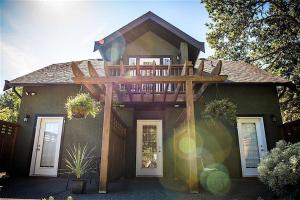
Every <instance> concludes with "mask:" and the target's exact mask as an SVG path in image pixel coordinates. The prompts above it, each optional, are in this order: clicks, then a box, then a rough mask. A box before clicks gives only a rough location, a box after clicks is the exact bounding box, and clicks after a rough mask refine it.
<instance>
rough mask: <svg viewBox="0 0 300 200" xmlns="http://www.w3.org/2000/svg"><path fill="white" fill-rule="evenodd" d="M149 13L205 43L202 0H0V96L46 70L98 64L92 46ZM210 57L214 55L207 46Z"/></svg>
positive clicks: (204, 55)
mask: <svg viewBox="0 0 300 200" xmlns="http://www.w3.org/2000/svg"><path fill="white" fill-rule="evenodd" d="M148 11H152V12H154V13H155V14H157V15H158V16H160V17H161V18H163V19H165V20H166V21H168V22H169V23H171V24H173V25H174V26H176V27H178V28H179V29H181V30H182V31H184V32H186V33H187V34H189V35H191V36H192V37H194V38H195V39H197V40H199V41H201V42H206V39H205V37H206V32H207V27H206V26H205V23H207V22H209V17H208V14H207V12H206V10H205V7H204V5H202V4H201V3H200V0H177V1H176V0H175V1H174V0H152V1H146V0H136V1H128V0H118V1H117V0H110V1H108V0H106V1H104V0H94V1H75V0H73V1H71V0H69V1H58V0H40V1H38V0H35V1H33V0H32V1H21V0H18V1H13V0H10V1H3V0H0V18H1V22H0V23H1V24H0V61H1V62H0V93H1V92H2V90H3V86H4V80H12V79H14V78H17V77H19V76H22V75H25V74H27V73H30V72H32V71H34V70H37V69H40V68H42V67H45V66H47V65H50V64H54V63H62V62H68V61H76V60H83V59H90V58H100V54H99V52H93V47H94V41H97V40H100V39H102V38H104V37H106V36H107V35H109V34H110V33H112V32H114V31H116V30H118V29H119V28H121V27H122V26H124V25H126V24H127V23H129V22H131V21H132V20H134V19H136V18H138V17H139V16H141V15H143V14H145V13H146V12H148ZM205 48H206V53H205V54H202V55H201V57H208V56H210V55H212V54H213V51H212V50H211V49H210V48H209V46H208V44H207V43H205Z"/></svg>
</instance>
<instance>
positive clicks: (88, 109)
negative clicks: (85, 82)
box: [65, 93, 102, 119]
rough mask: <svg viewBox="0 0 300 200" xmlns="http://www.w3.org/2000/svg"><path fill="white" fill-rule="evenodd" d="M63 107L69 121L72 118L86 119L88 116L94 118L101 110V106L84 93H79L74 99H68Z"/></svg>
mask: <svg viewBox="0 0 300 200" xmlns="http://www.w3.org/2000/svg"><path fill="white" fill-rule="evenodd" d="M65 106H66V109H67V114H68V118H69V119H72V118H73V117H75V118H83V117H85V118H86V117H87V116H88V115H91V116H92V117H95V116H96V114H97V113H98V112H99V111H101V110H102V106H101V104H99V103H98V102H96V101H95V100H94V99H93V98H92V97H91V96H90V95H89V94H86V93H79V94H77V95H76V96H75V97H69V98H68V100H67V102H66V105H65Z"/></svg>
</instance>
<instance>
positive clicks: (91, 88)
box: [71, 62, 99, 100]
mask: <svg viewBox="0 0 300 200" xmlns="http://www.w3.org/2000/svg"><path fill="white" fill-rule="evenodd" d="M71 69H72V72H73V74H74V76H75V78H79V79H84V73H83V72H82V71H81V70H80V68H79V66H78V64H77V63H75V62H72V64H71ZM83 86H84V87H85V88H86V89H87V90H88V91H89V92H90V93H91V94H92V96H93V97H95V98H96V99H97V100H99V95H98V91H97V88H96V87H95V85H93V84H88V83H83Z"/></svg>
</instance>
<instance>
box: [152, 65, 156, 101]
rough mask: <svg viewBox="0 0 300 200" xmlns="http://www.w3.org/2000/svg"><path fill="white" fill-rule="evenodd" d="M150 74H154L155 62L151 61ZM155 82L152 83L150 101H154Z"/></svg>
mask: <svg viewBox="0 0 300 200" xmlns="http://www.w3.org/2000/svg"><path fill="white" fill-rule="evenodd" d="M152 76H156V67H155V62H154V61H153V63H152ZM155 86H156V83H152V102H154V93H155Z"/></svg>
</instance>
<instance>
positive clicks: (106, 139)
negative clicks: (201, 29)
mask: <svg viewBox="0 0 300 200" xmlns="http://www.w3.org/2000/svg"><path fill="white" fill-rule="evenodd" d="M111 105H112V84H111V83H109V84H106V92H105V105H104V117H103V131H102V147H101V164H100V180H99V193H107V186H108V164H109V143H110V129H111V127H110V126H111V116H112V108H111Z"/></svg>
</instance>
